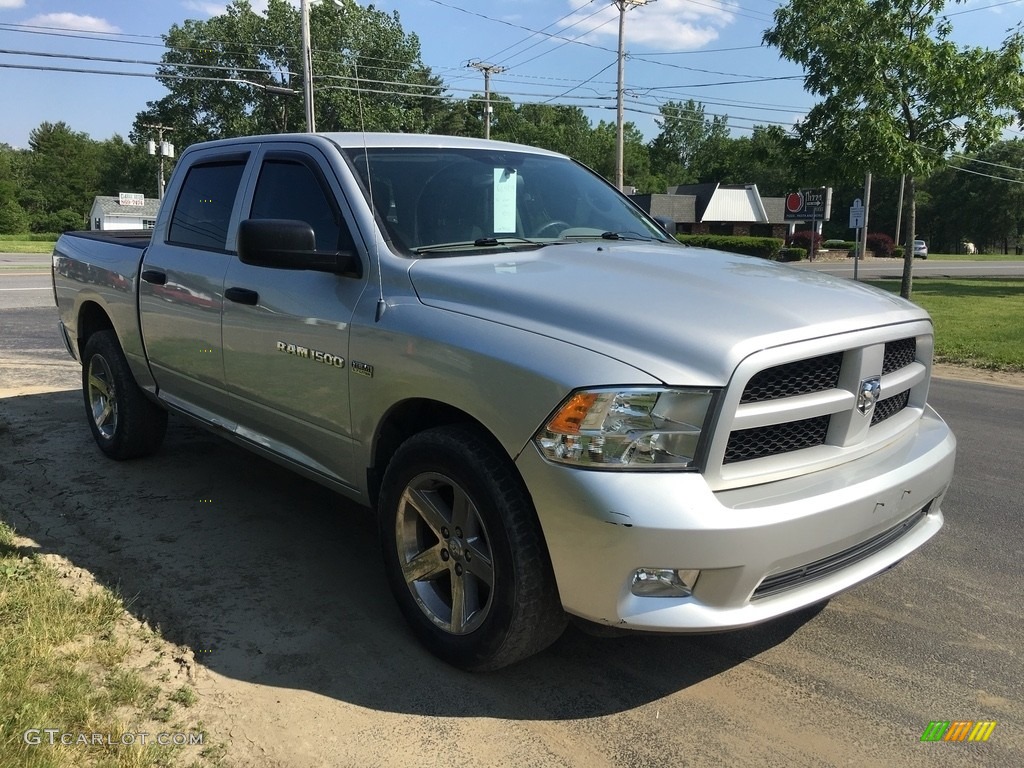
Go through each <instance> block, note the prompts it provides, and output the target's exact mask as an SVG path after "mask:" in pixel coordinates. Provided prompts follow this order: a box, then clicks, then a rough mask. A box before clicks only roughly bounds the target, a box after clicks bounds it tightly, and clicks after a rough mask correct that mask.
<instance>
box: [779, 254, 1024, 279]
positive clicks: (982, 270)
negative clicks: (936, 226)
mask: <svg viewBox="0 0 1024 768" xmlns="http://www.w3.org/2000/svg"><path fill="white" fill-rule="evenodd" d="M798 266H800V267H803V268H806V269H814V270H817V271H818V272H827V273H829V274H830V275H839V276H840V277H853V263H852V261H851V262H850V263H846V262H828V261H821V262H813V263H812V262H799V263H798ZM857 272H858V277H859V278H860V279H862V280H872V279H877V278H882V277H890V278H891V277H897V278H898V277H902V276H903V262H902V261H901V260H899V259H892V260H891V261H889V260H886V261H879V260H876V259H872V260H871V261H870V262H867V261H866V262H863V263H861V264H860V265H859V266H858V268H857ZM914 277H1024V261H934V260H931V261H921V260H918V261H915V262H914Z"/></svg>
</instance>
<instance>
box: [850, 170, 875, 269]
mask: <svg viewBox="0 0 1024 768" xmlns="http://www.w3.org/2000/svg"><path fill="white" fill-rule="evenodd" d="M870 215H871V171H868V172H867V175H866V176H865V177H864V237H863V238H862V239H861V243H860V246H859V251H858V253H857V255H858V256H859V257H860V258H861V259H863V258H864V257H865V256H867V255H868V217H869V216H870ZM854 261H857V259H854ZM854 266H857V265H856V264H854Z"/></svg>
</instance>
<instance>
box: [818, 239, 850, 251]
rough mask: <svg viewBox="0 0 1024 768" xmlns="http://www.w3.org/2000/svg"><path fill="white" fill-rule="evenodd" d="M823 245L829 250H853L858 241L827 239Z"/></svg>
mask: <svg viewBox="0 0 1024 768" xmlns="http://www.w3.org/2000/svg"><path fill="white" fill-rule="evenodd" d="M822 246H823V247H825V248H828V249H829V250H835V251H852V250H853V249H854V248H856V247H857V243H855V242H854V241H852V240H826V241H825V242H823V243H822Z"/></svg>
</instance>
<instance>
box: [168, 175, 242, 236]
mask: <svg viewBox="0 0 1024 768" xmlns="http://www.w3.org/2000/svg"><path fill="white" fill-rule="evenodd" d="M244 170H245V159H244V158H237V159H232V160H226V161H219V162H215V163H201V164H198V165H194V166H192V167H191V168H189V170H188V175H187V176H186V177H185V182H184V183H183V184H182V185H181V191H180V192H178V200H177V202H176V203H175V205H174V215H173V216H172V217H171V226H170V230H169V232H168V234H167V241H168V242H170V243H175V244H177V245H187V246H192V247H194V248H206V249H212V250H217V251H223V250H224V245H225V242H226V241H227V237H228V223H229V222H230V221H231V209H232V208H233V207H234V205H235V196H236V195H237V194H238V184H239V181H240V180H241V178H242V171H244Z"/></svg>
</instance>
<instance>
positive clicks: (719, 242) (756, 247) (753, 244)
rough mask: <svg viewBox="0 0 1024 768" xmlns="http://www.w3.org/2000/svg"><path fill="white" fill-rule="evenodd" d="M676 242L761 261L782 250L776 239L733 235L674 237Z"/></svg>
mask: <svg viewBox="0 0 1024 768" xmlns="http://www.w3.org/2000/svg"><path fill="white" fill-rule="evenodd" d="M676 240H678V241H679V242H680V243H684V244H686V245H692V246H694V247H695V248H714V249H715V250H718V251H729V252H730V253H741V254H744V255H746V256H757V257H758V258H761V259H774V258H777V257H778V255H779V250H780V249H781V248H782V240H779V239H778V238H776V237H738V236H733V235H676Z"/></svg>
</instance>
